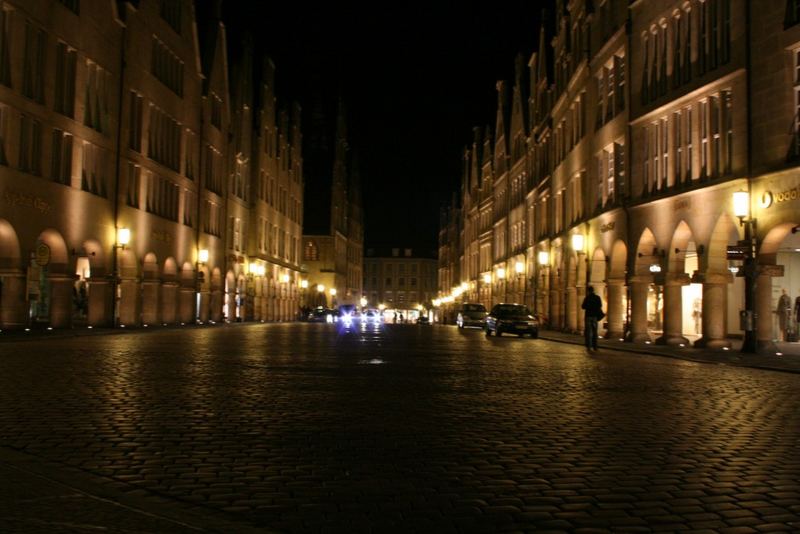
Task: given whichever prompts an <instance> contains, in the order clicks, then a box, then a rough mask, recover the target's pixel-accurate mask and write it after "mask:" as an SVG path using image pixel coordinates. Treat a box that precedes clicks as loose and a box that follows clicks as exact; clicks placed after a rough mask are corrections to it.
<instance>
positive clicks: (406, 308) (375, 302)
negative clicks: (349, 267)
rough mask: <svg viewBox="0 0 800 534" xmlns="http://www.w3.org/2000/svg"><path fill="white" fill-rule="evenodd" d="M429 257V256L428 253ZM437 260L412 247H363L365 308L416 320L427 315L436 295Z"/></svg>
mask: <svg viewBox="0 0 800 534" xmlns="http://www.w3.org/2000/svg"><path fill="white" fill-rule="evenodd" d="M431 256H432V255H431ZM437 271H438V265H437V259H436V258H434V257H425V256H422V255H420V254H418V253H415V251H414V250H413V249H410V248H405V249H400V248H393V249H390V250H380V249H367V253H366V255H365V257H364V298H365V299H366V300H365V303H366V304H365V307H367V308H374V309H380V310H383V311H384V313H385V314H386V315H387V316H389V319H393V318H394V315H398V317H399V315H400V314H402V316H403V318H404V320H407V321H416V319H417V318H418V317H420V316H422V315H428V310H430V309H431V307H432V302H433V299H435V298H436V294H437V287H438V284H437V276H438V275H437Z"/></svg>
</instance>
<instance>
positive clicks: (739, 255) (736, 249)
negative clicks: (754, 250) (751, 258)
mask: <svg viewBox="0 0 800 534" xmlns="http://www.w3.org/2000/svg"><path fill="white" fill-rule="evenodd" d="M725 253H726V256H727V258H728V259H729V260H744V259H745V258H746V257H747V256H748V255H749V254H750V245H728V248H727V249H726V250H725Z"/></svg>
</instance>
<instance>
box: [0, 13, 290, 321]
mask: <svg viewBox="0 0 800 534" xmlns="http://www.w3.org/2000/svg"><path fill="white" fill-rule="evenodd" d="M199 5H200V4H198V5H196V4H195V3H194V2H193V1H192V0H174V1H166V0H141V1H137V2H132V1H118V2H105V1H101V0H83V1H80V2H78V1H56V0H53V1H41V2H22V1H19V2H16V1H4V2H2V3H1V4H0V16H1V17H2V20H0V43H2V45H1V46H0V71H2V75H1V76H0V78H1V79H0V130H2V131H1V132H0V145H1V146H0V155H1V156H2V157H0V189H1V190H2V197H3V198H4V199H5V200H4V207H3V209H2V210H1V211H0V236H1V237H0V328H3V329H15V328H35V327H53V328H62V327H70V326H73V327H74V326H91V327H94V326H111V325H117V326H152V325H162V324H165V325H176V324H187V323H193V322H207V321H214V322H217V321H223V320H237V319H250V318H252V319H255V318H256V316H255V314H254V313H252V312H251V311H250V310H251V308H252V307H253V305H252V304H250V303H248V299H247V298H246V296H247V290H248V289H249V287H248V286H247V284H246V283H244V282H243V278H244V277H245V275H246V274H247V273H246V271H245V268H244V266H246V265H248V263H249V262H248V258H249V255H250V254H251V251H250V250H248V249H247V248H246V246H247V241H246V236H247V228H246V224H242V225H237V224H231V222H230V221H231V220H234V221H235V220H240V221H242V222H243V223H247V222H248V221H249V220H250V212H251V210H252V206H251V204H250V202H251V200H250V195H251V189H252V185H251V178H252V175H253V174H254V173H253V170H252V169H253V164H252V155H251V152H252V150H253V145H254V143H253V141H252V139H253V136H254V134H253V133H252V124H253V117H252V110H253V109H254V107H253V104H252V102H250V101H251V100H252V94H253V91H254V88H253V82H252V80H250V79H249V77H248V76H246V75H242V76H238V75H237V79H236V80H235V82H234V86H233V87H234V88H233V90H231V88H230V87H229V68H228V56H229V54H228V50H227V40H226V35H225V26H224V24H223V23H222V22H221V20H220V9H219V4H216V5H214V4H210V10H209V12H208V13H203V15H205V16H200V15H201V13H199V12H198V7H197V6H199ZM203 5H204V6H206V7H208V6H209V5H207V4H203ZM231 95H233V97H234V98H233V99H232V98H231ZM297 128H298V129H297V131H296V132H295V133H292V132H290V131H289V122H288V121H287V124H286V127H285V128H284V130H285V131H286V136H285V137H286V139H287V141H286V145H287V146H288V147H291V148H289V149H287V151H288V152H289V153H291V158H293V162H292V164H291V165H290V167H291V168H292V169H293V170H294V172H295V173H299V174H301V173H302V164H301V162H300V151H299V146H300V145H299V143H300V134H299V125H297ZM290 139H291V141H290ZM292 143H294V144H292ZM234 150H235V152H234ZM294 180H295V188H294V194H295V199H297V200H299V202H300V203H302V187H301V186H300V185H299V183H301V182H302V178H295V179H294ZM298 191H299V193H298ZM293 211H294V212H295V213H297V212H302V207H299V208H298V207H296V206H295V207H294V208H293ZM300 220H301V215H297V214H296V215H295V217H294V223H293V224H294V227H293V230H292V232H293V235H294V239H295V243H294V250H295V251H296V252H295V254H294V256H293V257H294V263H292V260H291V258H292V255H287V256H286V261H287V265H283V267H284V268H292V267H293V268H294V272H298V271H299V261H298V258H299V253H298V252H297V251H298V250H299V236H300V235H301V232H300V229H299V221H300ZM237 232H238V233H237ZM295 277H296V275H295ZM289 298H290V297H289ZM248 306H250V307H249V308H248ZM289 306H290V305H288V304H286V308H287V310H288V309H290V308H289ZM289 316H293V315H292V314H291V313H289V312H288V311H287V312H286V313H285V314H284V315H283V317H289ZM275 318H277V317H275Z"/></svg>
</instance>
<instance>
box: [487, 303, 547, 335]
mask: <svg viewBox="0 0 800 534" xmlns="http://www.w3.org/2000/svg"><path fill="white" fill-rule="evenodd" d="M485 330H486V336H487V337H488V336H490V335H492V332H494V334H495V335H496V336H497V337H500V336H502V335H503V334H506V333H508V334H517V335H518V336H519V337H522V336H524V335H525V334H528V335H530V336H531V337H532V338H537V337H539V321H538V320H537V319H536V317H534V315H533V314H531V312H530V310H529V309H528V307H527V306H523V305H522V304H497V305H496V306H494V307H493V308H492V311H491V312H489V315H487V316H486V326H485Z"/></svg>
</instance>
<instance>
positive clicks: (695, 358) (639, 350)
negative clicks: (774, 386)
mask: <svg viewBox="0 0 800 534" xmlns="http://www.w3.org/2000/svg"><path fill="white" fill-rule="evenodd" d="M539 339H545V340H547V341H554V342H557V343H567V344H570V345H583V340H579V339H575V340H572V339H565V338H563V337H560V336H548V335H547V334H546V333H544V334H541V333H540V334H539ZM599 346H600V348H604V349H609V350H616V351H619V352H629V353H632V354H643V355H647V356H661V357H662V358H672V359H676V360H683V361H689V362H694V363H707V364H714V365H730V366H731V367H747V368H750V369H761V370H764V371H777V372H781V373H794V374H800V368H789V367H777V366H774V365H770V364H767V363H763V364H762V363H755V362H754V363H750V362H741V361H733V360H730V359H721V358H716V357H715V355H709V354H705V355H704V354H703V353H697V354H682V353H678V352H673V353H670V352H666V351H660V350H648V349H646V348H643V347H636V346H625V345H623V346H617V345H609V344H608V343H602V342H601V343H600V345H599ZM692 350H695V349H692ZM733 354H738V353H736V352H734V353H733ZM720 356H724V353H720ZM798 365H800V362H798Z"/></svg>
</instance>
